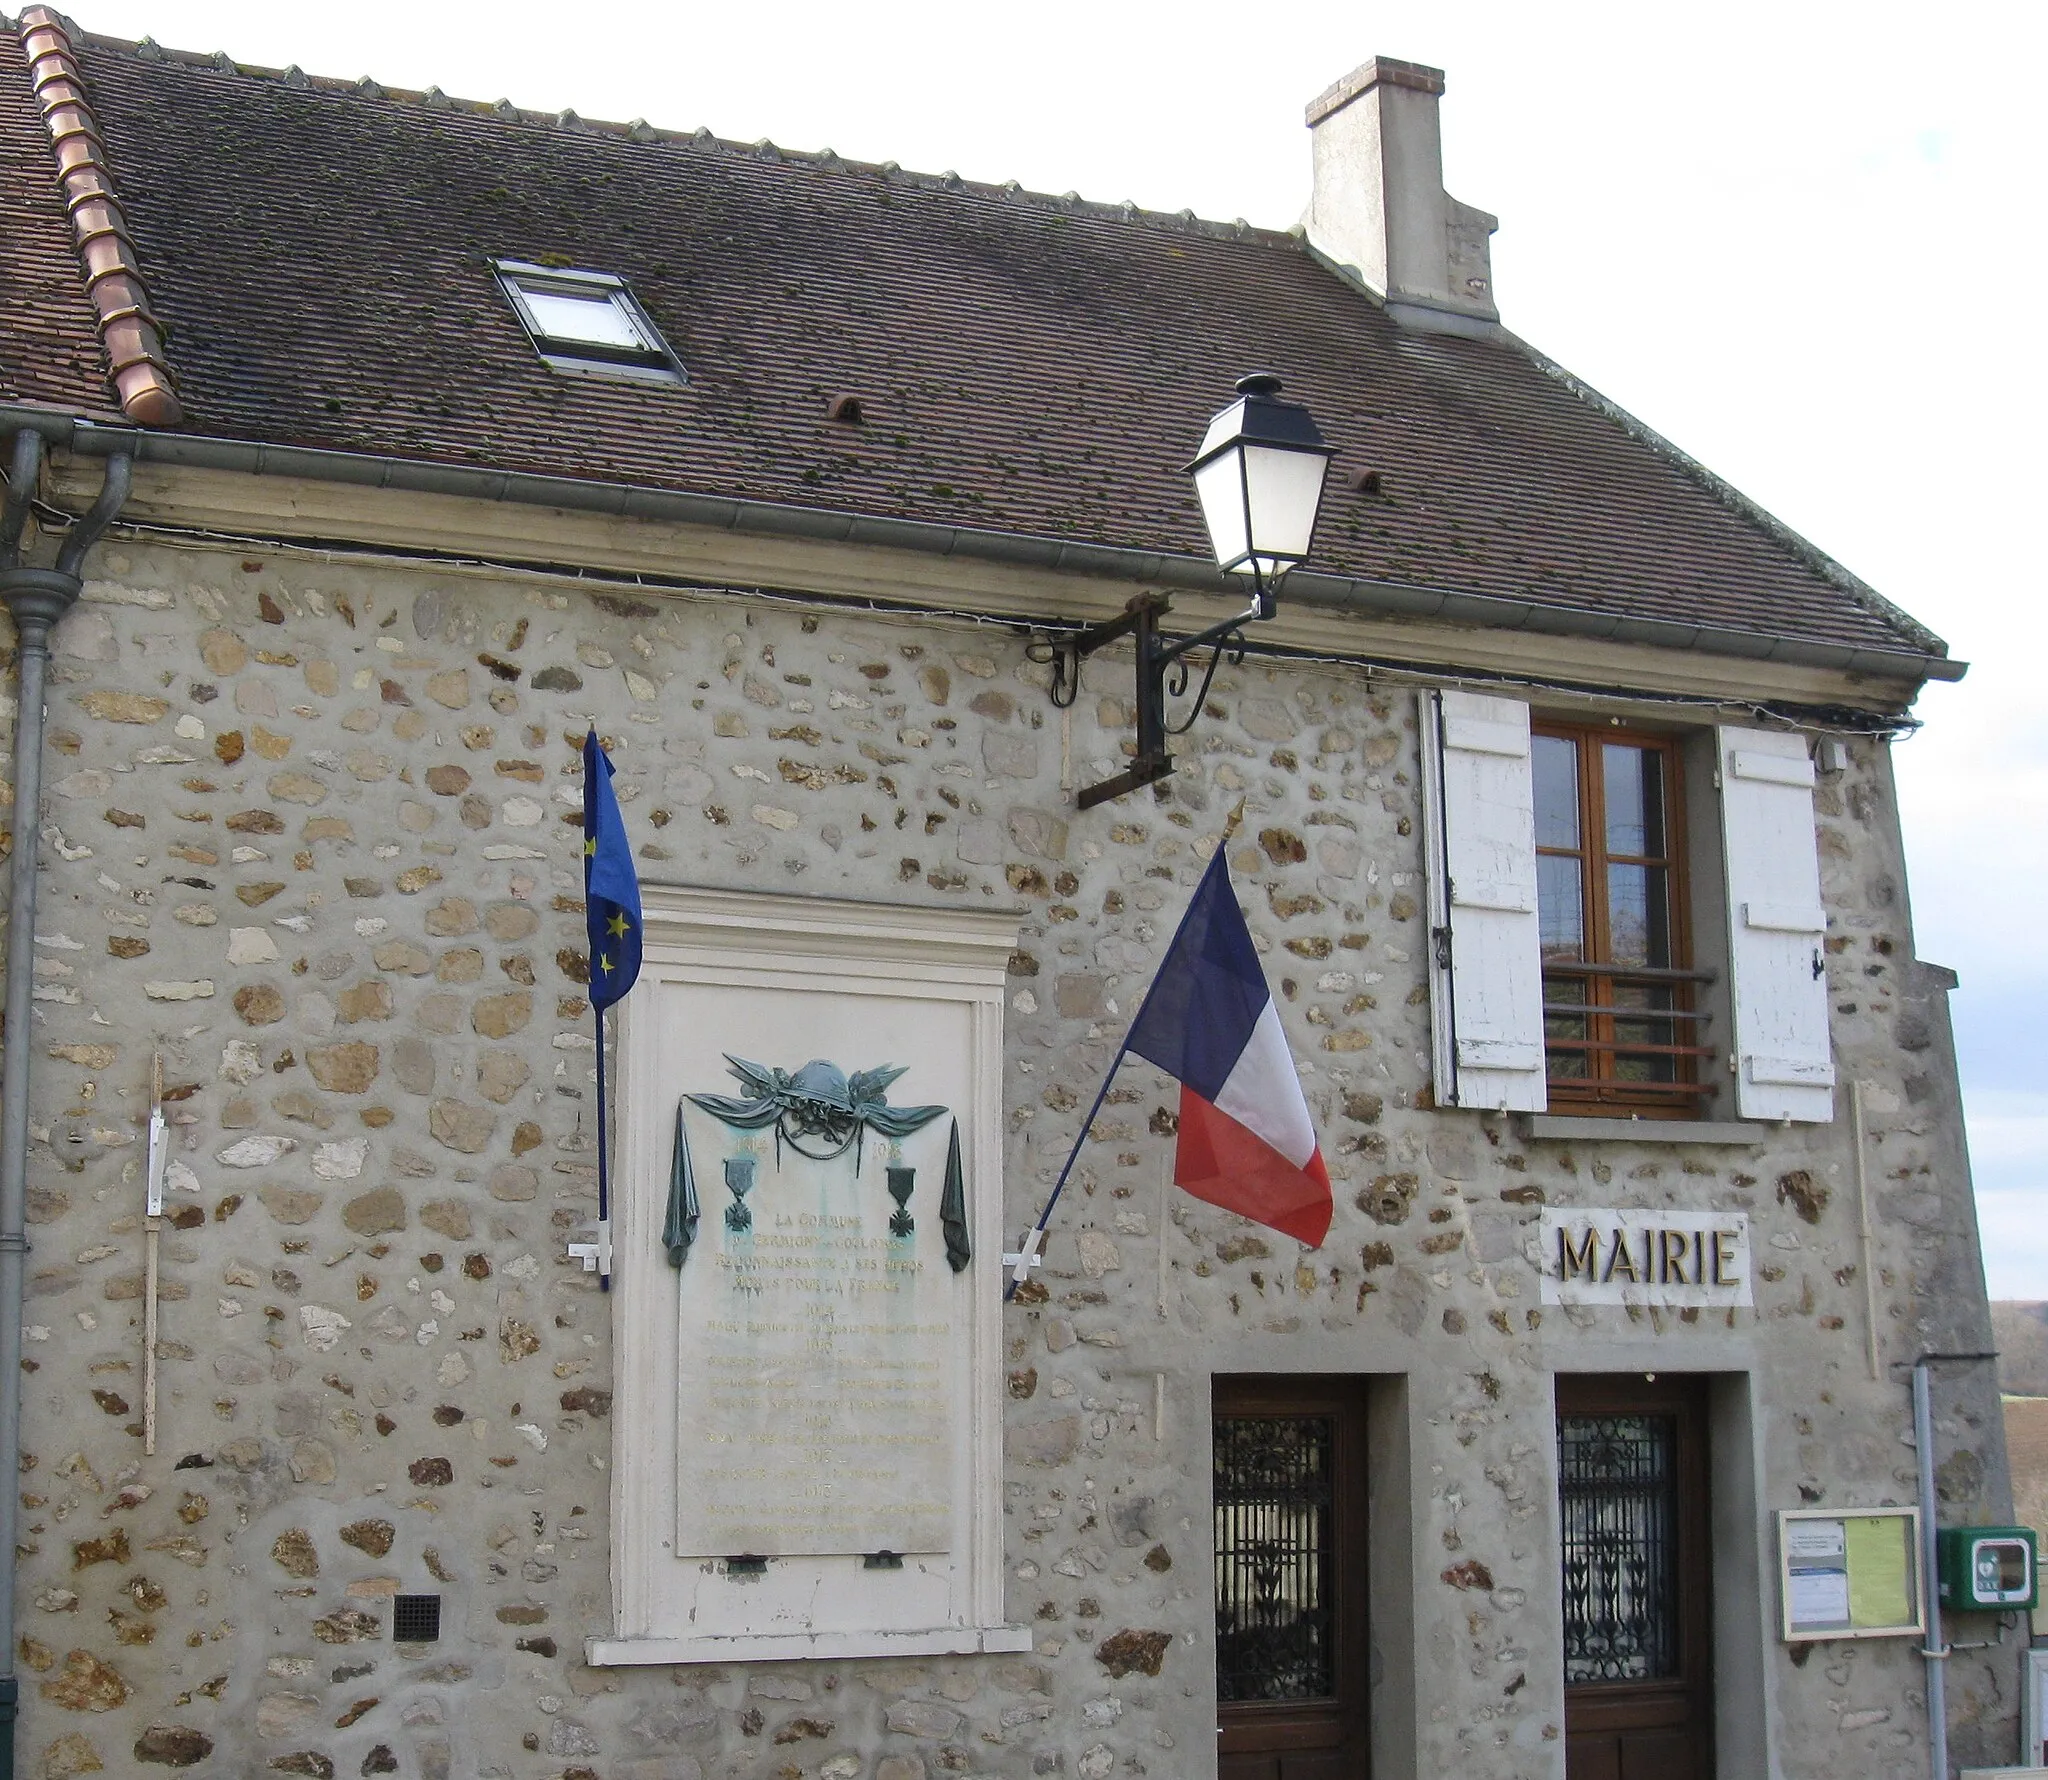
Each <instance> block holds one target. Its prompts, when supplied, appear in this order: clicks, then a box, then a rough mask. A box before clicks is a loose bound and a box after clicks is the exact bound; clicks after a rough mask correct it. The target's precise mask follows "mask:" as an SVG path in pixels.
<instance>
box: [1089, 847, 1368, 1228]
mask: <svg viewBox="0 0 2048 1780" xmlns="http://www.w3.org/2000/svg"><path fill="white" fill-rule="evenodd" d="M1125 1049H1126V1050H1129V1051H1131V1052H1134V1053H1135V1054H1136V1055H1138V1056H1140V1057H1143V1058H1144V1059H1145V1060H1146V1061H1147V1062H1148V1063H1155V1064H1157V1065H1158V1066H1159V1067H1160V1068H1161V1069H1163V1070H1165V1071H1166V1073H1167V1074H1168V1075H1170V1076H1172V1077H1173V1078H1174V1079H1175V1080H1176V1081H1178V1082H1179V1083H1180V1144H1179V1148H1178V1150H1177V1152H1176V1153H1175V1156H1174V1165H1173V1178H1174V1181H1175V1183H1176V1184H1177V1185H1179V1186H1181V1187H1183V1188H1185V1189H1186V1190H1187V1191H1188V1192H1190V1193H1192V1194H1194V1196H1195V1197H1196V1198H1197V1199H1205V1200H1207V1201H1208V1202H1209V1203H1210V1204H1211V1205H1220V1206H1222V1207H1223V1209H1224V1210H1226V1211H1234V1212H1237V1213H1238V1214H1239V1215H1240V1216H1243V1217H1247V1218H1250V1219H1252V1220H1253V1221H1254V1222H1255V1223H1260V1224H1264V1225H1267V1226H1268V1227H1269V1228H1271V1229H1274V1230H1279V1231H1282V1232H1284V1233H1285V1234H1286V1235H1289V1236H1292V1237H1296V1238H1298V1239H1299V1240H1300V1241H1302V1242H1305V1243H1307V1244H1308V1245H1309V1246H1310V1247H1311V1248H1318V1247H1320V1246H1321V1245H1322V1241H1323V1238H1324V1237H1325V1236H1326V1235H1328V1234H1329V1230H1330V1216H1331V1213H1332V1211H1333V1210H1334V1206H1333V1204H1332V1201H1331V1197H1330V1176H1329V1172H1328V1170H1326V1169H1325V1168H1324V1167H1323V1154H1322V1151H1321V1149H1320V1148H1319V1147H1318V1146H1317V1144H1316V1133H1315V1127H1314V1126H1313V1125H1311V1124H1310V1123H1309V1116H1308V1102H1307V1101H1305V1100H1304V1099H1303V1098H1302V1093H1301V1082H1300V1079H1299V1078H1298V1077H1297V1076H1296V1075H1295V1073H1294V1058H1293V1057H1292V1055H1291V1054H1290V1053H1289V1051H1288V1049H1287V1035H1286V1033H1285V1032H1283V1031H1282V1030H1281V1028H1280V1010H1279V1009H1278V1008H1277V1007H1275V1006H1274V1004H1273V995H1272V991H1271V990H1270V989H1268V988H1267V987H1266V973H1265V972H1264V971H1263V970H1262V969H1260V968H1259V955H1258V953H1257V952H1256V951H1254V950H1253V949H1252V936H1251V933H1250V931H1249V930H1248V929H1247V928H1246V926H1245V924H1244V915H1243V914H1242V913H1241V912H1240V910H1239V909H1238V906H1237V894H1236V892H1235V891H1234V890H1232V888H1231V885H1230V870H1229V867H1228V866H1227V865H1226V864H1225V863H1224V857H1223V849H1222V848H1221V847H1218V848H1217V849H1216V856H1215V857H1214V858H1213V859H1212V860H1211V861H1210V862H1209V869H1208V870H1207V871H1206V872H1204V873H1203V875H1202V882H1201V885H1200V887H1199V888H1198V889H1197V890H1196V891H1195V897H1194V901H1193V902H1191V903H1190V904H1189V905H1188V912H1187V913H1186V915H1184V916H1183V917H1182V919H1181V924H1180V930H1179V932H1177V933H1176V934H1175V935H1174V936H1173V944H1172V945H1171V946H1169V947H1168V948H1167V952H1166V959H1165V961H1164V962H1163V963H1162V964H1161V965H1160V967H1159V975H1158V978H1157V979H1156V980H1155V981H1154V982H1153V984H1152V987H1151V990H1150V991H1149V992H1148V993H1147V995H1146V997H1145V1004H1144V1006H1143V1007H1141V1008H1140V1009H1139V1010H1138V1018H1137V1020H1136V1021H1135V1022H1134V1023H1133V1025H1132V1027H1131V1035H1130V1037H1129V1039H1127V1040H1126V1041H1125Z"/></svg>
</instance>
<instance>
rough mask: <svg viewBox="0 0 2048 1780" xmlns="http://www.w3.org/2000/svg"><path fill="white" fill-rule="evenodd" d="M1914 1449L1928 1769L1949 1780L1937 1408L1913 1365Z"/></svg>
mask: <svg viewBox="0 0 2048 1780" xmlns="http://www.w3.org/2000/svg"><path fill="white" fill-rule="evenodd" d="M1913 1446H1914V1449H1915V1454H1916V1456H1917V1458H1918V1460H1919V1471H1920V1600H1921V1603H1922V1607H1921V1610H1922V1612H1923V1613H1924V1615H1925V1616H1926V1620H1927V1633H1926V1636H1925V1638H1924V1639H1923V1640H1922V1642H1921V1646H1920V1655H1921V1657H1922V1658H1923V1659H1924V1661H1925V1663H1926V1667H1927V1744H1928V1762H1927V1771H1928V1773H1929V1774H1930V1775H1931V1776H1932V1780H1949V1776H1948V1669H1947V1665H1948V1646H1947V1645H1946V1644H1944V1643H1943V1642H1942V1639H1941V1585H1940V1583H1939V1581H1938V1580H1937V1579H1936V1577H1935V1560H1936V1551H1937V1544H1936V1539H1935V1528H1934V1506H1935V1495H1934V1409H1933V1406H1932V1401H1931V1398H1930V1396H1929V1392H1928V1365H1927V1361H1926V1359H1924V1358H1922V1359H1920V1360H1917V1361H1915V1362H1914V1365H1913Z"/></svg>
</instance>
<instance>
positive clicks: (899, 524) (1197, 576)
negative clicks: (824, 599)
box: [0, 404, 1969, 685]
mask: <svg viewBox="0 0 2048 1780" xmlns="http://www.w3.org/2000/svg"><path fill="white" fill-rule="evenodd" d="M18 427H33V428H34V429H35V430H36V431H38V432H39V433H41V434H42V435H43V437H44V438H45V439H46V440H48V441H49V442H50V443H51V444H53V445H63V446H67V447H69V448H70V449H71V450H73V451H75V452H78V453H80V454H82V455H85V456H94V457H105V456H111V455H113V454H115V453H122V454H125V455H127V456H129V457H132V458H133V459H134V460H135V461H137V462H139V463H152V464H163V465H166V466H171V467H177V468H185V469H205V470H229V471H235V472H239V473H241V474H243V475H250V476H289V477H299V478H304V479H306V480H309V481H315V482H333V483H341V484H345V485H347V486H349V487H354V488H375V489H390V490H397V491H402V492H405V493H408V494H437V495H450V496H453V497H456V498H458V499H465V500H483V501H511V502H516V503H518V504H520V505H523V506H533V507H552V508H558V509H561V510H564V511H568V512H576V513H596V514H602V515H604V516H605V517H608V518H621V519H644V520H653V521H657V522H661V523H666V524H672V525H691V526H703V527H706V528H709V529H711V530H714V531H727V532H734V533H739V534H742V535H756V536H759V535H765V536H770V537H782V538H796V539H802V540H805V541H809V542H813V543H827V544H848V545H865V546H870V547H873V548H877V549H886V550H909V551H915V552H918V553H919V554H921V555H927V556H940V557H962V558H966V559H968V560H971V561H977V562H990V563H1000V564H1004V565H1006V566H1009V567H1012V568H1036V569H1051V570H1055V571H1058V572H1062V573H1067V574H1076V575H1094V576H1099V577H1101V578H1103V579H1106V580H1117V581H1130V582H1136V583H1140V584H1142V585H1145V586H1148V587H1167V588H1181V589H1186V590H1188V591H1191V592H1197V593H1208V594H1214V595H1217V596H1218V597H1221V598H1226V599H1234V598H1236V597H1237V596H1238V594H1239V593H1240V592H1241V591H1242V590H1241V589H1239V588H1238V587H1237V586H1236V585H1235V583H1234V582H1232V581H1231V580H1230V579H1229V577H1227V576H1225V575H1223V574H1222V573H1221V572H1220V571H1219V570H1218V569H1217V568H1216V566H1215V565H1214V564H1213V563H1211V562H1209V561H1207V560H1206V559H1203V558H1198V557H1192V556H1181V555H1177V554H1173V553H1170V552H1166V551H1156V550H1137V549H1129V548H1124V547H1121V546H1117V545H1107V544H1085V543H1075V542H1073V541H1071V540H1068V539H1062V538H1047V537H1036V536H1032V535H1030V534H1027V533H1019V532H999V531H986V530H978V529H976V528H973V527H968V526H954V525H941V524H934V523H932V522H930V521H927V520H915V519H886V518H874V517H864V516H862V515H859V514H852V513H836V512H832V511H830V510H828V509H825V508H819V507H803V506H797V505H795V504H792V503H786V502H780V501H751V500H736V499H732V498H730V497H727V496H720V495H701V494H686V493H682V492H678V491H675V490H670V489H660V488H649V487H645V486H642V485H636V484H633V483H624V482H604V481H595V480H585V479H583V478H580V477H569V476H538V475H531V474H526V473H523V472H518V471H509V470H481V469H473V468H469V467H467V466H463V465H455V464H435V463H424V462H420V461H418V460H415V459H411V458H398V457H383V456H375V455H371V454H369V453H363V452H350V451H327V450H321V449H316V448H313V447H309V446H303V445H273V444H266V443H262V442H252V441H248V440H240V439H214V438H203V437H200V436H198V435H196V434H192V433H172V432H162V431H142V430H140V429H137V428H133V427H122V426H109V425H106V424H104V423H102V422H98V421H94V420H90V419H87V418H84V417H73V416H69V415H63V414H57V413H53V412H51V411H50V410H48V409H40V408H28V407H22V406H18V405H10V404H0V433H5V432H9V431H12V430H14V429H15V428H18ZM1287 598H1288V600H1289V602H1290V603H1297V604H1299V605H1302V606H1306V607H1309V608H1312V609H1315V610H1318V611H1325V612H1337V613H1343V614H1346V615H1348V616H1352V617H1357V618H1369V619H1388V618H1392V619H1408V620H1422V621H1431V622H1435V623H1439V624H1459V625H1470V626H1473V627H1476V628H1481V629H1486V630H1495V631H1501V630H1505V631H1516V630H1520V631H1528V632H1531V633H1533V634H1537V635H1542V636H1552V637H1585V638H1589V639H1597V640H1599V641H1601V642H1609V643H1630V644H1637V645H1640V646H1642V647H1645V648H1652V649H1674V650H1681V651H1687V652H1691V653H1696V654H1706V655H1716V656H1724V657H1728V658H1731V659H1734V660H1739V661H1769V662H1780V663H1786V664H1790V665H1794V666H1799V667H1812V668H1826V669H1832V670H1834V671H1836V672H1840V673H1848V674H1864V675H1870V676H1872V677H1874V678H1879V679H1886V680H1904V681H1909V682H1911V683H1913V684H1915V685H1918V684H1920V683H1922V682H1924V681H1927V680H1960V679H1961V678H1962V677H1963V675H1964V674H1965V673H1967V672H1968V671H1969V664H1968V663H1967V662H1961V661H1954V660H1951V659H1950V658H1949V657H1947V656H1945V655H1932V654H1926V653H1923V652H1919V651H1909V650H1885V649H1866V648H1859V647H1855V646H1853V645H1848V644H1839V643H1823V642H1817V641H1810V640H1803V639H1798V638H1791V637H1778V636H1770V635H1766V634H1764V633H1762V632H1758V631H1746V630H1734V629H1728V628H1725V627H1719V626H1714V625H1705V624H1686V623H1681V622H1677V621H1673V620H1669V619H1661V618H1631V617H1620V616H1616V615H1613V614H1609V613H1602V612H1591V611H1577V610H1572V609H1569V608H1564V607H1559V606H1551V605H1545V604H1542V603H1539V602H1537V601H1534V600H1518V599H1502V598H1497V597H1494V596H1492V595H1487V594H1475V593H1459V592H1454V591H1447V590H1445V589H1442V588H1432V587H1420V586H1415V585H1413V584H1410V583H1406V582H1399V581H1377V580H1367V579H1364V578H1362V577H1357V576H1349V575H1330V574H1322V573H1318V572H1316V571H1314V570H1310V569H1297V570H1295V571H1294V573H1293V574H1292V575H1290V576H1289V577H1288V581H1287Z"/></svg>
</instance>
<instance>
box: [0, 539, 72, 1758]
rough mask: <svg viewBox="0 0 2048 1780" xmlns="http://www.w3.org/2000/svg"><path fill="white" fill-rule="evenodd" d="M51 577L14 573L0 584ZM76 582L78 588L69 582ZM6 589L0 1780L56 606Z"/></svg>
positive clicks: (9, 1715)
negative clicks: (11, 701) (10, 730)
mask: <svg viewBox="0 0 2048 1780" xmlns="http://www.w3.org/2000/svg"><path fill="white" fill-rule="evenodd" d="M28 576H37V577H39V578H48V579H51V580H54V579H56V577H55V575H54V574H53V573H52V572H51V571H49V570H33V569H13V570H9V571H6V572H5V573H4V574H0V582H16V581H19V580H20V579H22V578H24V577H28ZM74 585H75V584H74ZM4 592H5V594H6V597H7V603H8V605H9V606H10V607H11V608H12V609H13V612H14V623H15V636H16V643H17V648H18V654H17V662H18V679H17V683H16V694H17V696H18V697H19V699H20V701H21V702H20V707H19V709H18V711H17V713H16V716H15V723H14V855H13V857H12V858H11V859H10V860H9V861H8V865H9V873H8V876H9V896H8V903H7V992H6V1015H5V1018H6V1028H5V1035H6V1047H5V1048H6V1057H5V1062H4V1064H0V1776H8V1777H11V1776H12V1775H13V1773H14V1719H15V1712H16V1709H17V1703H18V1701H19V1698H20V1687H21V1683H20V1678H19V1677H18V1676H17V1675H16V1674H15V1670H14V1662H15V1656H14V1585H15V1557H14V1553H15V1537H16V1530H15V1529H16V1522H17V1520H18V1519H19V1517H20V1510H21V1476H20V1473H21V1295H22V1275H23V1266H22V1261H23V1257H24V1256H25V1255H26V1254H27V1252H28V1242H27V1239H26V1237H25V1236H24V1234H23V1210H24V1208H25V1206H26V1204H27V1200H28V1091H29V1057H30V1053H31V1052H32V1051H33V1049H34V1047H33V1045H31V1043H30V1042H29V1021H30V1019H31V1012H30V1009H31V1004H32V993H33V990H34V987H35V979H34V972H35V928H36V862H37V855H38V853H39V852H40V851H41V845H40V836H39V833H38V829H39V826H40V815H39V812H40V809H41V806H42V795H43V683H44V679H45V672H46V670H47V669H48V667H49V665H50V625H51V622H52V619H53V618H54V616H55V615H56V612H59V611H62V610H63V608H64V607H65V606H68V605H69V604H70V600H68V599H66V600H64V601H63V602H62V605H58V604H57V602H56V600H55V598H54V597H38V596H48V595H50V592H51V590H49V589H47V588H40V587H30V588H28V589H26V590H24V592H23V595H22V597H17V594H16V588H15V587H14V586H11V585H10V586H6V587H5V588H4Z"/></svg>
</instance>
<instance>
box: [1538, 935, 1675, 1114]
mask: <svg viewBox="0 0 2048 1780" xmlns="http://www.w3.org/2000/svg"><path fill="white" fill-rule="evenodd" d="M1713 980H1714V973H1713V972H1712V971H1709V970H1673V969H1666V968H1661V967H1656V966H1642V967H1636V966H1629V965H1619V964H1593V963H1589V962H1587V961H1586V960H1584V959H1578V958H1570V959H1546V960H1545V961H1544V965H1543V1034H1544V1050H1545V1054H1546V1063H1547V1073H1548V1077H1549V1082H1550V1090H1551V1098H1552V1100H1553V1101H1554V1102H1560V1101H1576V1102H1580V1103H1583V1104H1590V1105H1602V1106H1605V1105H1615V1106H1634V1107H1638V1108H1642V1109H1644V1110H1661V1111H1665V1112H1667V1113H1671V1114H1679V1115H1683V1114H1685V1113H1688V1112H1691V1111H1695V1110H1697V1107H1696V1103H1697V1102H1698V1101H1699V1100H1701V1099H1704V1098H1705V1097H1706V1096H1708V1095H1710V1094H1712V1093H1713V1091H1714V1090H1713V1087H1712V1085H1711V1084H1710V1083H1708V1082H1705V1081H1702V1080H1701V1079H1700V1078H1701V1077H1702V1076H1703V1075H1704V1074H1706V1070H1705V1069H1704V1067H1703V1064H1704V1061H1705V1059H1707V1058H1710V1057H1712V1056H1713V1055H1714V1054H1715V1047H1714V1046H1713V1045H1709V1044H1702V1043H1700V1042H1698V1041H1699V1040H1700V1039H1701V1038H1702V1037H1703V1036H1704V1034H1705V1028H1706V1027H1707V1026H1708V1025H1709V1024H1710V1023H1711V1020H1712V1016H1711V1015H1709V1014H1707V1013H1705V1012H1702V1011H1701V1010H1700V1009H1698V1008H1696V1007H1694V1006H1693V1005H1692V1002H1693V991H1694V990H1695V989H1696V988H1698V987H1700V986H1701V985H1704V984H1708V983H1711V982H1713Z"/></svg>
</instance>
